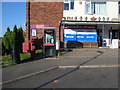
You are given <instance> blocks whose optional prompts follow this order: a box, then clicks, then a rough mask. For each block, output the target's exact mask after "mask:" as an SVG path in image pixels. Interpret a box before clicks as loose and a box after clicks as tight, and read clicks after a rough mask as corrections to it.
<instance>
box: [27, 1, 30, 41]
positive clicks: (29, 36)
mask: <svg viewBox="0 0 120 90" xmlns="http://www.w3.org/2000/svg"><path fill="white" fill-rule="evenodd" d="M27 26H28V41H30V1H28V25H27Z"/></svg>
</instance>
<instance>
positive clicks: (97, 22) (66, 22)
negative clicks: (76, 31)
mask: <svg viewBox="0 0 120 90" xmlns="http://www.w3.org/2000/svg"><path fill="white" fill-rule="evenodd" d="M61 24H63V25H64V24H68V25H79V24H80V25H82V24H86V25H92V24H93V25H97V24H120V21H73V20H62V21H61Z"/></svg>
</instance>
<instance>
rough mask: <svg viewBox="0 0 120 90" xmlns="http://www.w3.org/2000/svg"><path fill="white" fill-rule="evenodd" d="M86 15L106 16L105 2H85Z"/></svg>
mask: <svg viewBox="0 0 120 90" xmlns="http://www.w3.org/2000/svg"><path fill="white" fill-rule="evenodd" d="M86 13H87V14H99V15H104V14H106V2H87V3H86Z"/></svg>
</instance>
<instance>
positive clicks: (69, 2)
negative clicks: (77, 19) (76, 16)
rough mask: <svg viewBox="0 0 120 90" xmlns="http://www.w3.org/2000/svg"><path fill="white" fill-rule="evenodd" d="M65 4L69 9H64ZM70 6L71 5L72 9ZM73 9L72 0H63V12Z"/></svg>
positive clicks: (73, 3)
mask: <svg viewBox="0 0 120 90" xmlns="http://www.w3.org/2000/svg"><path fill="white" fill-rule="evenodd" d="M65 4H68V8H69V9H67V10H66V9H65ZM72 5H73V7H72ZM74 8H75V2H74V0H64V10H65V11H68V10H74Z"/></svg>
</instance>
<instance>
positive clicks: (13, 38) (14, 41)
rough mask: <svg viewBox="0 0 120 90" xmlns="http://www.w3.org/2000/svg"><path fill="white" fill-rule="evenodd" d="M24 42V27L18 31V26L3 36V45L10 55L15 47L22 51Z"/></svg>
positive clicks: (8, 29)
mask: <svg viewBox="0 0 120 90" xmlns="http://www.w3.org/2000/svg"><path fill="white" fill-rule="evenodd" d="M23 42H24V37H23V29H22V27H20V28H18V29H17V26H16V25H14V28H13V31H10V28H9V27H8V28H7V31H6V33H5V34H4V36H3V45H4V48H5V51H6V53H7V54H10V53H11V51H12V48H13V47H16V46H17V47H18V48H19V50H20V51H21V50H22V43H23Z"/></svg>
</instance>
